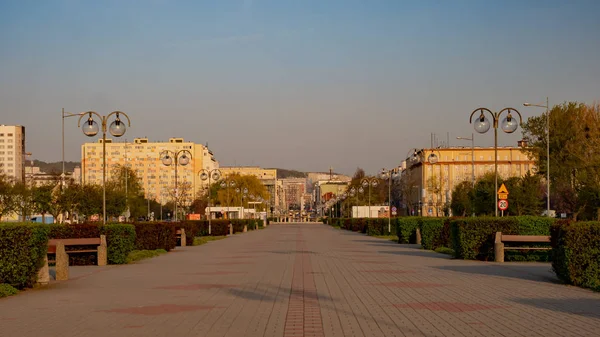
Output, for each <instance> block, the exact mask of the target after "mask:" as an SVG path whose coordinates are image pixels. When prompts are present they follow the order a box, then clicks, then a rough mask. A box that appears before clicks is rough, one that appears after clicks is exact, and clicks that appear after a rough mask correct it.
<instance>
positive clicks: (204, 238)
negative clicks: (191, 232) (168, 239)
mask: <svg viewBox="0 0 600 337" xmlns="http://www.w3.org/2000/svg"><path fill="white" fill-rule="evenodd" d="M225 238H226V236H225V235H220V236H198V237H195V238H194V246H200V245H203V244H205V243H209V242H211V241H217V240H222V239H225Z"/></svg>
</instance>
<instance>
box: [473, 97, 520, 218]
mask: <svg viewBox="0 0 600 337" xmlns="http://www.w3.org/2000/svg"><path fill="white" fill-rule="evenodd" d="M505 111H506V113H507V115H506V117H505V118H504V119H503V120H502V123H500V128H502V131H504V132H506V133H513V132H515V131H516V130H517V128H518V127H519V125H520V124H523V117H521V113H520V112H519V111H517V110H516V109H514V108H504V109H502V110H500V111H499V112H492V111H491V110H490V109H487V108H477V109H475V110H473V112H471V116H470V117H469V123H470V124H473V126H474V128H475V131H477V132H478V133H486V132H487V131H488V130H489V129H490V126H491V125H490V121H489V120H488V119H487V117H485V112H488V113H489V114H490V115H491V116H492V121H493V126H494V184H495V188H496V190H495V191H494V194H495V196H496V200H495V205H494V210H495V214H496V216H498V193H495V192H496V191H498V122H499V120H500V117H501V116H502V113H503V112H505ZM511 111H513V112H516V113H517V115H518V116H519V121H518V122H517V121H516V120H515V118H514V117H513V116H512V114H511ZM476 112H479V117H477V118H476V119H475V121H473V115H474V114H475V113H476Z"/></svg>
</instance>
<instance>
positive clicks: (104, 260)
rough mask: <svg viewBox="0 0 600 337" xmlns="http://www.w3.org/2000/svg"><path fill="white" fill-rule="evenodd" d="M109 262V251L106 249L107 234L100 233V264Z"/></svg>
mask: <svg viewBox="0 0 600 337" xmlns="http://www.w3.org/2000/svg"><path fill="white" fill-rule="evenodd" d="M107 264H108V252H107V250H106V235H100V246H98V265H99V266H106V265H107Z"/></svg>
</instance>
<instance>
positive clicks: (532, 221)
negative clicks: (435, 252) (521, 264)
mask: <svg viewBox="0 0 600 337" xmlns="http://www.w3.org/2000/svg"><path fill="white" fill-rule="evenodd" d="M552 223H554V219H552V218H544V217H532V216H520V217H501V218H495V217H475V218H461V219H454V220H451V221H450V227H451V232H450V235H451V240H452V248H453V249H454V252H455V257H456V258H460V259H466V260H473V259H478V260H486V261H487V260H493V257H494V239H495V234H496V232H502V234H515V235H550V226H551V224H552ZM548 257H549V256H548V252H539V251H530V252H527V251H524V252H522V253H521V252H507V254H505V259H507V260H523V259H526V260H544V259H547V258H548Z"/></svg>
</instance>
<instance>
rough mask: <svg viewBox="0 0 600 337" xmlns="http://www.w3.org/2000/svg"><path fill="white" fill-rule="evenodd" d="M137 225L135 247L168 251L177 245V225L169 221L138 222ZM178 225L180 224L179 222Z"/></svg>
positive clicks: (137, 248)
mask: <svg viewBox="0 0 600 337" xmlns="http://www.w3.org/2000/svg"><path fill="white" fill-rule="evenodd" d="M133 225H134V226H135V234H136V235H135V249H136V250H156V249H164V250H166V251H167V252H168V251H170V250H171V249H174V248H175V246H176V245H177V238H176V237H175V236H176V232H177V229H176V225H175V224H174V223H169V222H138V223H134V224H133ZM177 225H178V226H179V225H180V224H177Z"/></svg>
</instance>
